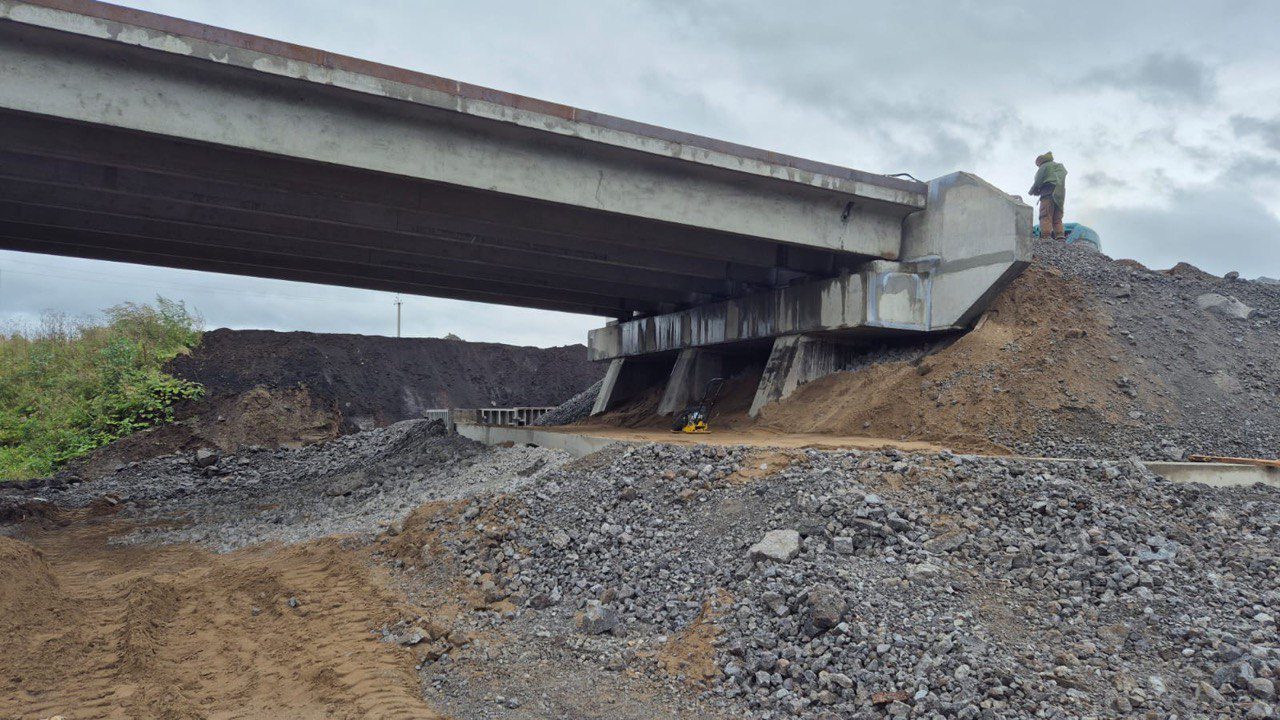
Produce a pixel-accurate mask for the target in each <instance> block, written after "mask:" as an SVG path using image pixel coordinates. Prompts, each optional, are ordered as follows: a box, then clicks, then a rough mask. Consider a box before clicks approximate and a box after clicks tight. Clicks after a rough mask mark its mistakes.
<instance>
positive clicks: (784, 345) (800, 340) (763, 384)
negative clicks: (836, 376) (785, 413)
mask: <svg viewBox="0 0 1280 720" xmlns="http://www.w3.org/2000/svg"><path fill="white" fill-rule="evenodd" d="M845 357H846V351H845V349H844V348H843V347H842V346H841V345H839V344H837V343H834V342H832V341H831V340H829V339H826V338H818V337H812V336H807V335H786V336H783V337H780V338H778V339H777V340H774V341H773V350H772V351H771V352H770V353H769V361H768V363H766V364H765V366H764V373H763V374H761V376H760V384H759V385H758V386H757V387H756V396H755V399H754V400H752V401H751V409H750V410H749V411H748V414H749V415H750V416H751V417H756V416H757V415H759V414H760V408H762V407H764V406H765V405H768V404H769V403H772V402H777V401H779V400H781V399H783V398H785V397H788V396H790V395H791V393H793V392H795V391H796V388H798V387H800V386H801V385H803V384H805V383H807V382H811V381H813V380H817V379H818V378H820V377H823V376H824V375H830V374H831V373H833V372H836V371H838V370H839V369H840V368H841V367H843V364H844V360H845Z"/></svg>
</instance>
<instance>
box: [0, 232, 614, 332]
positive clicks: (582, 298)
mask: <svg viewBox="0 0 1280 720" xmlns="http://www.w3.org/2000/svg"><path fill="white" fill-rule="evenodd" d="M0 247H4V248H5V249H9V250H19V251H26V252H49V253H50V254H54V255H69V256H73V257H88V258H93V259H97V260H113V261H116V262H132V263H141V264H147V265H161V266H164V267H175V268H182V269H186V270H204V271H208V272H224V273H231V274H236V275H254V276H258V277H270V278H277V279H282V280H295V281H299V282H313V283H321V284H329V285H345V286H347V287H359V288H366V289H370V290H392V291H395V288H396V287H397V283H400V284H401V287H402V290H401V292H409V293H414V294H420V295H431V296H435V297H446V298H451V299H456V300H477V301H480V302H492V303H497V304H501V305H517V306H521V307H537V308H544V309H556V310H560V311H563V312H577V313H586V314H593V315H605V316H610V315H612V316H615V317H617V316H625V315H630V314H631V313H633V312H636V311H637V307H636V306H635V305H631V304H629V303H628V301H625V300H623V301H619V300H616V299H615V298H614V297H612V296H604V295H599V294H595V293H589V292H583V291H575V290H563V289H562V290H560V291H558V292H557V293H555V294H554V296H553V295H551V294H547V293H541V292H538V288H537V287H536V286H533V285H513V284H509V283H504V282H475V281H474V280H469V279H466V278H462V279H459V278H457V277H455V276H452V275H445V274H439V273H425V272H420V271H416V270H404V269H401V268H395V267H370V266H349V265H344V266H340V267H336V266H334V265H333V264H331V263H325V262H318V261H315V260H311V259H307V258H297V257H292V256H281V255H276V254H273V253H264V252H245V251H241V250H228V249H225V248H218V247H206V248H202V251H201V253H200V254H199V255H197V256H191V255H185V254H178V253H175V252H173V250H172V248H173V246H172V244H168V243H165V242H158V241H153V240H144V239H139V238H125V237H120V236H110V235H107V234H105V233H93V232H89V231H85V230H69V229H64V228H50V227H42V226H36V225H24V224H21V223H11V222H3V221H0ZM39 248H45V249H39ZM343 278H346V280H344V281H342V282H339V280H341V279H343ZM550 297H554V298H555V299H554V300H550V299H548V298H550ZM615 302H616V303H617V305H611V304H610V303H615Z"/></svg>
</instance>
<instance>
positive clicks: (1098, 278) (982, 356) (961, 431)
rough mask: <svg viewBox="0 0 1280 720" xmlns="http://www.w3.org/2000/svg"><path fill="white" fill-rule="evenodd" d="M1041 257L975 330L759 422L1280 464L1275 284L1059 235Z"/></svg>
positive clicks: (876, 365) (822, 388)
mask: <svg viewBox="0 0 1280 720" xmlns="http://www.w3.org/2000/svg"><path fill="white" fill-rule="evenodd" d="M1034 252H1035V261H1034V262H1033V263H1032V266H1031V267H1030V268H1028V269H1027V271H1026V272H1025V273H1023V275H1022V276H1020V277H1019V278H1018V279H1017V280H1015V281H1014V283H1013V284H1012V285H1011V286H1010V287H1009V288H1008V289H1006V290H1005V292H1004V293H1002V294H1001V296H1000V297H998V298H997V299H996V301H995V302H994V303H993V304H992V307H991V308H990V310H989V311H988V313H987V314H986V316H985V317H984V318H983V319H981V320H980V321H979V322H978V324H977V326H976V328H975V329H974V330H972V331H971V332H969V333H967V334H964V335H962V336H959V337H955V338H950V339H947V340H943V341H930V342H928V343H926V344H922V345H915V346H905V347H904V346H902V345H895V346H884V347H875V348H869V349H868V352H867V353H866V355H865V356H864V357H863V358H860V359H859V360H858V362H857V363H856V364H855V366H854V367H851V368H850V369H849V371H847V372H841V373H837V374H834V375H831V376H828V377H826V378H822V379H820V380H818V381H815V382H813V383H810V384H808V385H805V386H802V387H801V388H799V389H798V390H797V392H796V393H795V394H794V395H792V396H791V397H790V398H788V399H786V400H784V401H782V402H780V403H777V404H774V405H771V406H766V407H765V408H764V410H763V412H762V413H761V418H760V420H759V422H758V423H757V424H758V425H760V426H763V427H766V428H771V429H776V430H780V431H791V432H816V433H831V434H839V435H869V436H873V437H884V438H891V439H900V440H924V441H930V442H935V443H939V444H943V445H945V446H947V447H951V448H953V449H956V450H960V451H969V452H999V453H1010V452H1012V453H1019V454H1027V455H1047V456H1068V457H1107V458H1116V459H1125V458H1128V457H1131V456H1134V455H1137V456H1141V457H1143V458H1148V459H1157V458H1158V459H1182V458H1183V457H1184V456H1185V455H1187V454H1192V453H1197V454H1210V455H1243V456H1253V457H1268V458H1274V457H1277V456H1278V455H1277V453H1280V412H1277V411H1276V408H1277V407H1278V406H1280V383H1277V382H1276V378H1277V377H1280V290H1278V289H1277V287H1276V286H1274V285H1268V284H1265V283H1261V282H1253V281H1247V280H1242V279H1240V278H1238V277H1228V278H1220V277H1215V276H1212V275H1208V274H1206V273H1203V272H1200V271H1199V270H1196V269H1195V268H1192V267H1190V266H1187V265H1179V266H1177V267H1175V268H1173V269H1172V270H1169V271H1152V270H1148V269H1147V268H1145V267H1142V266H1141V265H1139V264H1137V263H1134V262H1132V261H1124V260H1121V261H1113V260H1111V259H1110V258H1107V257H1106V256H1104V255H1100V254H1098V253H1096V252H1093V251H1090V250H1086V249H1083V248H1080V247H1076V246H1071V245H1064V244H1062V243H1057V242H1052V241H1038V242H1037V243H1036V246H1035V251H1034Z"/></svg>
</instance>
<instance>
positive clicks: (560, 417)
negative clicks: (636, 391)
mask: <svg viewBox="0 0 1280 720" xmlns="http://www.w3.org/2000/svg"><path fill="white" fill-rule="evenodd" d="M603 384H604V380H597V381H596V382H595V384H594V385H592V386H591V387H589V388H587V389H586V390H583V391H582V392H580V393H578V394H577V395H574V396H573V397H571V398H569V399H568V400H565V401H564V402H563V403H561V404H560V405H558V406H557V407H556V409H555V410H552V411H551V412H549V413H547V414H545V415H543V416H542V417H540V418H538V419H537V420H536V421H535V422H534V423H533V424H534V425H572V424H573V423H576V422H580V421H582V420H586V419H587V416H588V415H590V414H591V408H592V406H594V405H595V404H596V396H597V395H599V394H600V386H601V385H603Z"/></svg>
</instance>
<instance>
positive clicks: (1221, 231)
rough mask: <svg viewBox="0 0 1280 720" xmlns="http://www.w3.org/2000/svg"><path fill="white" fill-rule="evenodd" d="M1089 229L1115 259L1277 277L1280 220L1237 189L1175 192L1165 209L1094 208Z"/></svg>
mask: <svg viewBox="0 0 1280 720" xmlns="http://www.w3.org/2000/svg"><path fill="white" fill-rule="evenodd" d="M1089 225H1090V226H1091V227H1093V228H1094V229H1095V230H1097V231H1098V232H1099V234H1100V235H1101V236H1102V247H1103V250H1104V251H1105V252H1106V253H1107V254H1108V255H1111V256H1113V257H1131V258H1137V259H1140V260H1141V261H1142V262H1143V263H1144V264H1146V265H1148V266H1149V267H1158V268H1167V267H1172V266H1173V265H1175V264H1177V263H1178V262H1182V261H1190V262H1192V263H1193V264H1195V265H1197V266H1199V267H1200V268H1201V269H1203V270H1206V271H1209V272H1212V273H1216V274H1218V275H1221V274H1223V273H1226V272H1228V271H1230V270H1238V271H1240V272H1242V273H1245V274H1246V275H1249V276H1254V275H1259V274H1261V275H1269V276H1272V277H1275V276H1277V275H1280V252H1277V248H1278V247H1280V218H1277V217H1276V216H1275V215H1273V214H1271V212H1270V211H1269V210H1268V209H1267V208H1266V206H1264V205H1263V204H1262V203H1260V202H1258V201H1257V200H1256V199H1254V198H1253V197H1252V196H1251V195H1249V194H1248V193H1246V192H1243V191H1241V189H1240V188H1239V187H1236V186H1232V185H1228V184H1226V183H1212V184H1206V185H1199V186H1195V187H1184V188H1179V189H1177V190H1175V191H1174V192H1173V193H1172V196H1171V198H1170V203H1169V206H1168V207H1160V206H1155V205H1152V206H1140V207H1121V208H1103V209H1099V210H1095V211H1094V213H1093V215H1092V216H1091V220H1090V222H1089Z"/></svg>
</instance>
